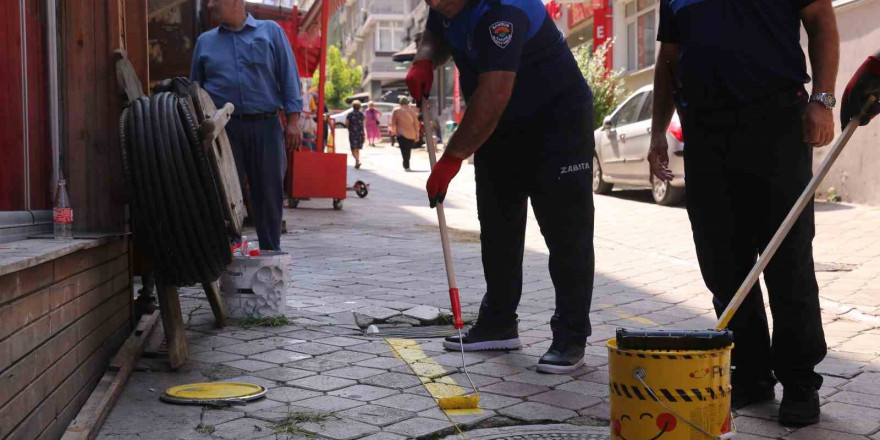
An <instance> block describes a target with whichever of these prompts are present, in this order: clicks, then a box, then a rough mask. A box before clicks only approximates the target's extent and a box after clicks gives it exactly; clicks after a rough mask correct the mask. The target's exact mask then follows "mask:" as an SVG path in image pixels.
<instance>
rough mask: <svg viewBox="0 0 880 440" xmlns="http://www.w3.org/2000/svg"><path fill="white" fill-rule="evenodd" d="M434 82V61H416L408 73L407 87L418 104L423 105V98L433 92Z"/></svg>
mask: <svg viewBox="0 0 880 440" xmlns="http://www.w3.org/2000/svg"><path fill="white" fill-rule="evenodd" d="M432 84H434V62H433V61H431V60H418V61H416V62H414V63H413V65H412V67H410V69H409V72H408V73H407V74H406V87H407V88H408V89H409V94H410V96H412V98H413V99H414V100H415V101H416V104H419V105H420V106H421V103H422V98H424V97H426V96H428V93H430V92H431V85H432Z"/></svg>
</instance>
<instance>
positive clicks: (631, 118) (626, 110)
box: [612, 93, 642, 127]
mask: <svg viewBox="0 0 880 440" xmlns="http://www.w3.org/2000/svg"><path fill="white" fill-rule="evenodd" d="M641 100H642V94H641V93H640V94H638V95H636V96H634V97H633V98H632V99H630V100H629V101H627V102H626V104H624V105H623V107H621V108H620V111H618V112H617V114H616V115H614V120H613V121H612V122H613V124H614V126H615V127H620V126H623V125H627V124H632V123H633V122H636V118H637V117H638V115H639V103H640V102H641Z"/></svg>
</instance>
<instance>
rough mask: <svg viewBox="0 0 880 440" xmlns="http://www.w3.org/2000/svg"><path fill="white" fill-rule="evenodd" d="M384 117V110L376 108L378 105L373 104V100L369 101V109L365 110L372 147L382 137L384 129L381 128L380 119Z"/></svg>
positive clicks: (365, 119) (368, 136)
mask: <svg viewBox="0 0 880 440" xmlns="http://www.w3.org/2000/svg"><path fill="white" fill-rule="evenodd" d="M381 117H382V112H380V111H379V110H376V105H375V104H373V101H370V102H368V103H367V111H365V112H364V124H365V125H366V128H367V142H369V143H370V146H371V147H375V146H376V142H377V141H378V140H379V139H380V138H381V137H382V131H381V130H380V128H379V121H380V119H379V118H381Z"/></svg>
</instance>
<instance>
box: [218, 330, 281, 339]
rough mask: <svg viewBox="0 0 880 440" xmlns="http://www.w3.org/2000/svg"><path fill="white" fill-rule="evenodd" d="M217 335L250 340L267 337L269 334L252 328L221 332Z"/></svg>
mask: <svg viewBox="0 0 880 440" xmlns="http://www.w3.org/2000/svg"><path fill="white" fill-rule="evenodd" d="M218 336H223V337H226V338H234V339H239V340H242V341H252V340H254V339H261V338H267V337H269V336H270V335H269V334H268V333H263V332H258V331H254V330H236V331H231V332H227V333H221V334H219V335H218Z"/></svg>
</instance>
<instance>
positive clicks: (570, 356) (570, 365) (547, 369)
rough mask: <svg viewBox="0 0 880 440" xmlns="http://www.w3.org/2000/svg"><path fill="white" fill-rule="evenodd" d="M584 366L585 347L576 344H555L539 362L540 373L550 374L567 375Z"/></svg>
mask: <svg viewBox="0 0 880 440" xmlns="http://www.w3.org/2000/svg"><path fill="white" fill-rule="evenodd" d="M583 365H584V346H583V345H581V344H575V343H563V342H558V343H557V342H555V341H554V342H553V344H552V345H550V349H549V350H547V353H544V356H541V359H540V360H539V361H538V371H539V372H541V373H550V374H566V373H571V372H572V371H574V370H577V369H578V368H580V367H582V366H583Z"/></svg>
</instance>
